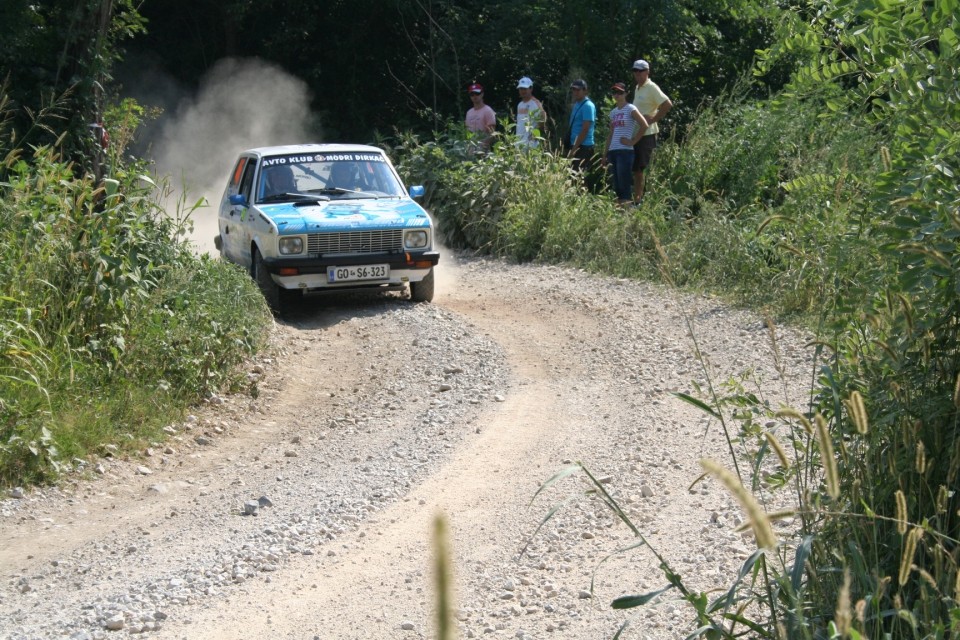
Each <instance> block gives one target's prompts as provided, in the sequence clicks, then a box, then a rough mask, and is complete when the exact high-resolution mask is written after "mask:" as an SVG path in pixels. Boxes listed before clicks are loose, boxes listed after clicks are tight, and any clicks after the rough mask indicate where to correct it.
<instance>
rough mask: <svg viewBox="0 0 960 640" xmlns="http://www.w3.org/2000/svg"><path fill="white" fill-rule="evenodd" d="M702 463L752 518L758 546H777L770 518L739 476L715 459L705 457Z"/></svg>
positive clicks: (749, 517) (750, 518)
mask: <svg viewBox="0 0 960 640" xmlns="http://www.w3.org/2000/svg"><path fill="white" fill-rule="evenodd" d="M700 465H701V466H702V467H703V468H704V470H706V471H707V472H709V473H710V474H711V475H712V476H714V477H715V478H717V479H718V480H719V481H720V482H721V483H722V484H723V486H725V487H726V488H727V491H729V492H730V493H731V494H732V495H733V497H734V498H736V499H737V502H739V503H740V506H741V507H743V510H744V512H746V514H747V518H748V519H749V520H750V526H751V527H752V528H753V535H754V537H756V539H757V546H758V547H760V548H763V549H773V548H775V547H776V546H777V536H776V534H774V532H773V527H772V526H771V525H770V518H769V517H768V516H767V514H766V512H765V511H764V510H763V507H761V506H760V503H759V502H757V501H756V500H755V499H754V497H753V495H751V494H750V492H749V491H747V490H746V489H745V488H744V486H743V485H742V484H741V483H740V480H739V479H738V478H737V476H736V475H735V474H734V473H733V472H731V471H730V470H728V469H727V468H725V467H723V466H722V465H720V464H719V463H718V462H716V461H714V460H710V459H707V458H705V459H703V460H701V461H700Z"/></svg>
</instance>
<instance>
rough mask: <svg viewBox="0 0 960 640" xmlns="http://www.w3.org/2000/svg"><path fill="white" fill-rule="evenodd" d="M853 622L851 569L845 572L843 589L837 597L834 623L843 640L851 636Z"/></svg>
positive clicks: (845, 569)
mask: <svg viewBox="0 0 960 640" xmlns="http://www.w3.org/2000/svg"><path fill="white" fill-rule="evenodd" d="M852 621H853V610H852V609H851V607H850V569H847V568H844V570H843V587H841V588H840V593H839V594H838V595H837V610H836V613H835V614H834V616H833V622H834V624H835V625H836V626H837V633H839V634H840V637H841V638H846V637H847V636H848V635H850V623H851V622H852Z"/></svg>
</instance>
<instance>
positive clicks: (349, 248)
mask: <svg viewBox="0 0 960 640" xmlns="http://www.w3.org/2000/svg"><path fill="white" fill-rule="evenodd" d="M389 251H398V252H401V253H402V252H403V229H387V230H382V231H346V232H343V233H311V234H309V235H307V252H308V253H312V254H320V255H326V254H332V253H361V254H362V253H384V252H389Z"/></svg>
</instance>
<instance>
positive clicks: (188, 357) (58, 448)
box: [0, 132, 271, 483]
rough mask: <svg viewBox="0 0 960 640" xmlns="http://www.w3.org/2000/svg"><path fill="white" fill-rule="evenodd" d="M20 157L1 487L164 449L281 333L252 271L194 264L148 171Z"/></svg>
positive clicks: (2, 335) (11, 244) (2, 375)
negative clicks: (174, 428) (138, 450)
mask: <svg viewBox="0 0 960 640" xmlns="http://www.w3.org/2000/svg"><path fill="white" fill-rule="evenodd" d="M0 133H2V132H0ZM20 153H21V149H19V148H6V149H4V148H3V146H2V145H0V155H4V156H5V157H6V158H7V160H6V163H5V164H4V165H3V167H2V169H3V170H2V171H0V175H3V176H5V179H4V180H3V181H2V182H0V398H2V401H0V483H4V482H10V483H13V482H37V481H45V480H52V479H54V478H55V477H56V476H57V474H58V473H59V472H60V471H61V470H62V469H63V468H64V465H68V466H69V465H70V464H72V460H73V459H74V458H75V457H83V456H86V455H88V454H90V453H92V452H96V451H100V450H101V447H102V446H103V445H104V444H107V443H116V444H119V445H120V446H121V447H123V446H137V445H138V444H139V443H141V442H143V441H144V440H146V439H148V438H153V437H156V435H157V434H158V433H159V432H160V429H161V428H162V427H163V426H164V425H165V424H167V423H168V422H169V421H171V420H173V419H174V418H176V417H177V416H178V415H179V413H180V412H181V411H182V410H183V407H184V406H185V405H186V404H189V403H191V402H196V401H197V400H199V399H200V398H202V397H203V396H204V395H205V394H208V393H210V392H211V391H212V390H214V389H216V388H219V387H221V386H224V385H229V384H231V383H232V382H233V379H232V376H233V375H234V371H235V369H236V365H237V364H238V363H239V362H240V361H241V360H242V359H243V358H244V357H246V356H247V355H249V354H251V353H254V352H255V351H256V350H257V349H258V348H259V347H260V346H261V343H262V340H263V337H264V328H265V327H266V326H268V325H269V323H270V322H271V316H270V314H269V312H268V311H267V309H266V306H265V304H264V302H263V298H262V296H261V295H259V292H258V291H257V290H256V288H255V287H254V286H253V284H252V283H251V282H250V280H249V278H248V277H246V275H245V274H244V273H243V272H242V271H241V270H239V269H236V268H234V267H232V266H230V265H227V264H225V263H221V262H219V261H216V260H211V259H208V258H200V257H197V256H195V255H193V254H192V253H191V251H190V248H189V246H188V244H187V243H186V242H185V234H186V232H187V231H188V229H189V212H186V213H185V214H183V213H180V212H178V213H177V214H176V215H168V214H167V213H166V212H165V211H163V210H162V209H161V208H160V206H159V205H158V204H157V202H158V201H159V200H161V197H160V196H162V195H163V193H162V191H163V189H162V187H160V186H158V185H157V184H156V183H155V182H154V180H152V179H151V178H150V177H149V176H148V175H147V174H146V173H145V171H144V168H145V167H143V166H142V165H133V166H130V167H116V166H115V172H114V174H113V178H112V179H111V181H110V182H106V183H103V184H95V183H94V182H93V180H92V179H91V178H89V177H81V178H75V177H74V175H73V174H74V171H73V169H74V168H73V166H72V165H70V164H69V163H66V162H63V161H61V160H60V159H59V158H58V157H57V156H56V154H55V153H53V152H52V151H51V150H50V149H48V148H45V147H40V148H38V149H36V150H35V151H34V153H33V155H32V156H31V157H30V158H21V157H20Z"/></svg>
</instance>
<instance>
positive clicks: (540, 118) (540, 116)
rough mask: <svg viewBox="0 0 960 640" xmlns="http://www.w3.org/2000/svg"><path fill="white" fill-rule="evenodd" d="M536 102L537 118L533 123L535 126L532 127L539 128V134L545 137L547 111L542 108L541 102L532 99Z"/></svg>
mask: <svg viewBox="0 0 960 640" xmlns="http://www.w3.org/2000/svg"><path fill="white" fill-rule="evenodd" d="M533 100H534V102H536V103H537V120H536V122H535V123H534V124H535V125H536V126H535V127H533V128H534V129H540V135H541V136H543V137H544V138H545V137H547V112H546V111H544V110H543V103H542V102H540V101H539V100H537V99H536V98H534V99H533Z"/></svg>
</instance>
